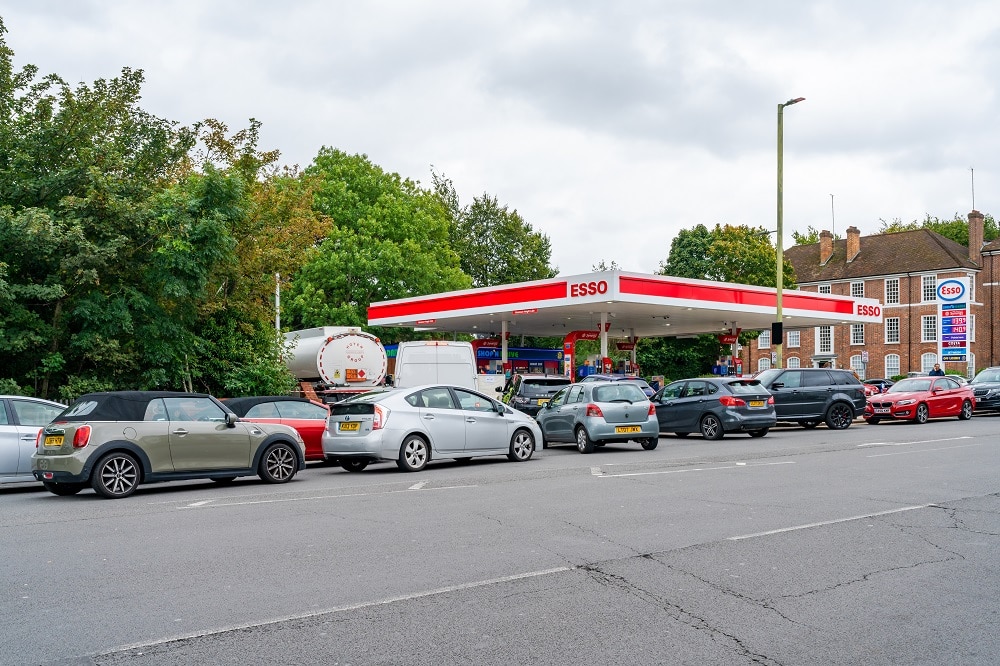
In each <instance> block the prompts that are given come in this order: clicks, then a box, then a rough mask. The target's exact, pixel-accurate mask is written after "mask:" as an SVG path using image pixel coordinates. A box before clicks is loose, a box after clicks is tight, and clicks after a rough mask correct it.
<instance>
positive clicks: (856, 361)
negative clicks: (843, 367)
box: [851, 354, 865, 379]
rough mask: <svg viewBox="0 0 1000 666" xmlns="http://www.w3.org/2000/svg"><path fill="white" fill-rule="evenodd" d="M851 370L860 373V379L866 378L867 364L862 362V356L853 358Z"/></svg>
mask: <svg viewBox="0 0 1000 666" xmlns="http://www.w3.org/2000/svg"><path fill="white" fill-rule="evenodd" d="M851 370H853V371H854V372H856V373H858V377H860V378H861V379H864V378H865V364H864V362H862V360H861V354H854V355H853V356H851Z"/></svg>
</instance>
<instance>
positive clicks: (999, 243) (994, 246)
mask: <svg viewBox="0 0 1000 666" xmlns="http://www.w3.org/2000/svg"><path fill="white" fill-rule="evenodd" d="M982 251H983V252H1000V238H997V239H996V240H993V241H990V242H989V243H987V244H986V245H984V246H983V250H982Z"/></svg>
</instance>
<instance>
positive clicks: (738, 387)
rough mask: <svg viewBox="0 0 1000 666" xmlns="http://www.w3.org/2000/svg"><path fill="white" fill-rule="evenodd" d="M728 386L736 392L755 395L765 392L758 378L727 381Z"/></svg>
mask: <svg viewBox="0 0 1000 666" xmlns="http://www.w3.org/2000/svg"><path fill="white" fill-rule="evenodd" d="M726 386H728V387H729V390H730V391H732V392H733V393H736V394H744V395H754V394H758V393H764V389H762V388H761V386H760V382H759V381H757V380H756V379H747V380H743V381H739V382H727V383H726Z"/></svg>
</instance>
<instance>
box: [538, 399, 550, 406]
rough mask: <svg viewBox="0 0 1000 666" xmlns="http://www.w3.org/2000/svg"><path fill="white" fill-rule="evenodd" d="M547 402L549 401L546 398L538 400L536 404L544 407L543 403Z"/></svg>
mask: <svg viewBox="0 0 1000 666" xmlns="http://www.w3.org/2000/svg"><path fill="white" fill-rule="evenodd" d="M548 401H549V399H548V398H541V399H540V400H539V401H538V404H539V405H544V404H545V403H547V402H548Z"/></svg>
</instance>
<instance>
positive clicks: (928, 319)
mask: <svg viewBox="0 0 1000 666" xmlns="http://www.w3.org/2000/svg"><path fill="white" fill-rule="evenodd" d="M920 341H921V342H937V315H924V316H923V317H921V318H920ZM931 365H933V363H932V364H931Z"/></svg>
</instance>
